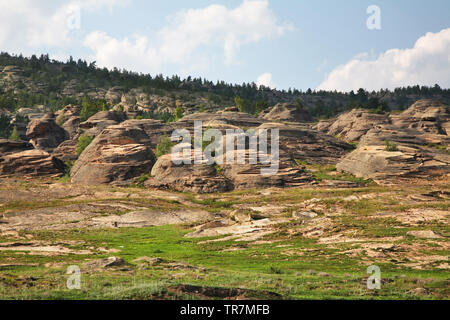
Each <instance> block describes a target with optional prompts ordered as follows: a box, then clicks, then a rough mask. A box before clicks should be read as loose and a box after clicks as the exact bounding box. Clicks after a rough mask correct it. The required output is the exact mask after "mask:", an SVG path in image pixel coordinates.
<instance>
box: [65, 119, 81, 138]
mask: <svg viewBox="0 0 450 320" xmlns="http://www.w3.org/2000/svg"><path fill="white" fill-rule="evenodd" d="M61 127H62V128H63V129H64V130H66V132H67V134H68V136H69V139H73V138H74V137H75V136H76V135H78V133H79V132H80V117H78V116H73V117H70V118H69V119H67V121H65V122H64V123H63V124H62V126H61Z"/></svg>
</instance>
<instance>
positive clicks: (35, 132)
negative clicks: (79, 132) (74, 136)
mask: <svg viewBox="0 0 450 320" xmlns="http://www.w3.org/2000/svg"><path fill="white" fill-rule="evenodd" d="M27 137H28V139H30V142H31V144H33V146H34V147H35V148H36V149H40V150H44V151H46V152H49V153H51V152H52V151H53V150H54V149H55V148H56V147H57V146H59V145H60V144H61V143H62V142H63V141H65V140H67V139H68V134H67V132H66V131H65V130H64V129H63V128H61V127H60V126H58V125H57V124H56V122H55V115H54V114H53V113H48V114H46V115H45V116H43V117H42V118H40V119H34V120H32V121H31V122H30V123H29V124H28V127H27Z"/></svg>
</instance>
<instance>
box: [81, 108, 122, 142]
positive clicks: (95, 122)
mask: <svg viewBox="0 0 450 320" xmlns="http://www.w3.org/2000/svg"><path fill="white" fill-rule="evenodd" d="M125 120H126V115H125V114H124V113H123V112H114V111H100V112H98V113H96V114H95V115H93V116H92V117H90V118H89V119H88V120H86V121H84V122H82V123H80V128H81V129H82V130H83V131H84V132H85V133H86V134H87V135H89V136H91V137H95V136H97V135H98V134H99V133H100V132H102V130H103V129H106V128H107V127H109V126H112V125H116V124H119V123H121V122H123V121H125Z"/></svg>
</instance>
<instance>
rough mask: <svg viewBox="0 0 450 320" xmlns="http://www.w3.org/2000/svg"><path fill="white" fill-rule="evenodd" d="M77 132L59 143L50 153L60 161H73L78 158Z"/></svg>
mask: <svg viewBox="0 0 450 320" xmlns="http://www.w3.org/2000/svg"><path fill="white" fill-rule="evenodd" d="M79 137H80V135H79V134H77V135H75V136H74V137H73V138H72V139H71V140H66V141H64V142H63V143H61V144H60V145H59V146H58V147H57V148H56V149H55V150H54V151H53V153H52V155H53V156H54V157H55V158H57V159H59V160H61V161H64V162H66V161H75V160H77V159H78V154H77V147H78V138H79Z"/></svg>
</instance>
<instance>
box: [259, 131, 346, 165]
mask: <svg viewBox="0 0 450 320" xmlns="http://www.w3.org/2000/svg"><path fill="white" fill-rule="evenodd" d="M258 129H267V130H272V129H279V132H280V141H279V142H280V153H283V152H284V153H285V154H286V155H288V156H289V157H290V158H291V159H293V160H294V159H297V160H307V161H309V162H312V163H320V164H336V163H337V162H338V161H339V159H340V158H342V157H343V156H344V155H346V154H347V153H348V152H349V151H350V150H352V149H353V147H352V146H351V145H349V144H347V143H345V142H343V141H341V140H338V139H336V138H334V137H332V136H329V135H327V134H324V133H321V132H318V131H316V130H312V129H310V128H308V127H307V126H302V125H293V124H289V125H287V124H280V123H265V124H263V125H261V126H259V127H258V128H257V130H258ZM280 156H281V154H280Z"/></svg>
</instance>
